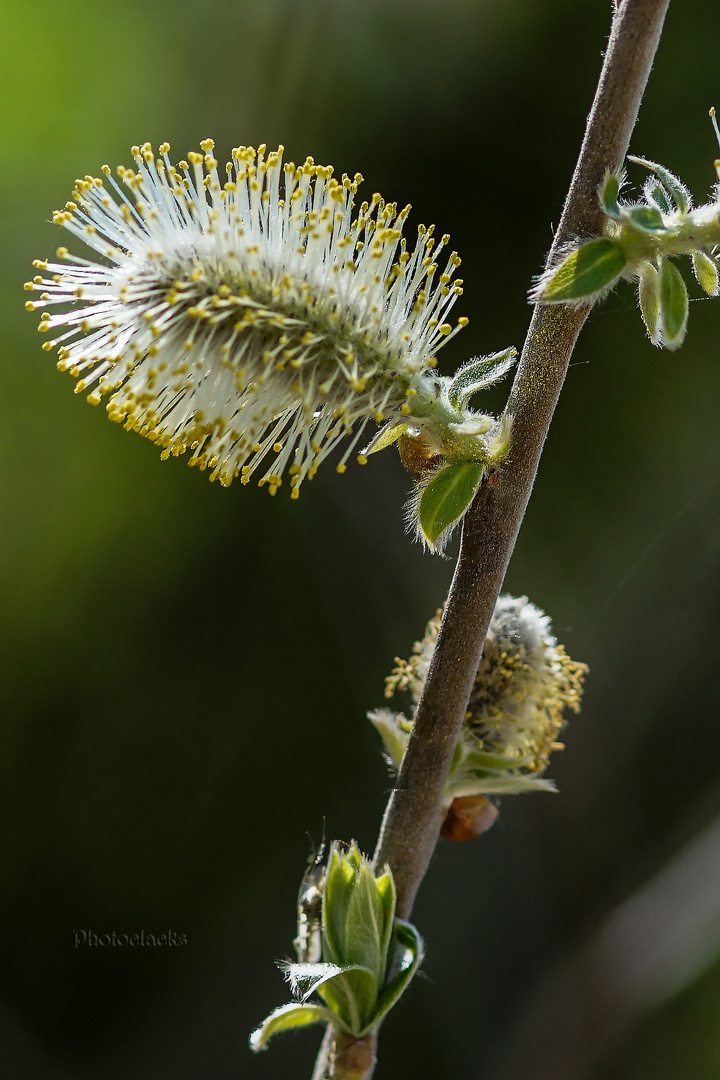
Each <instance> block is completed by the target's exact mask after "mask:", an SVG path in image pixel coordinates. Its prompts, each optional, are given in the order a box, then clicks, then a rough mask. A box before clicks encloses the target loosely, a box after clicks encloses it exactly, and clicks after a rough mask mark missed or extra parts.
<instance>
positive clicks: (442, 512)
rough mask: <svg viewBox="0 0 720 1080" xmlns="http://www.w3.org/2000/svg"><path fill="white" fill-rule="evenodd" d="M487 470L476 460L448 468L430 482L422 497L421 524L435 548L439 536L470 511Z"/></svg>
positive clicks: (424, 533) (420, 508) (425, 534)
mask: <svg viewBox="0 0 720 1080" xmlns="http://www.w3.org/2000/svg"><path fill="white" fill-rule="evenodd" d="M484 471H485V469H484V466H483V465H480V464H478V463H477V462H475V461H466V462H462V463H461V464H459V465H448V466H446V468H444V469H441V470H440V472H439V473H437V474H436V475H435V477H434V478H433V479H432V480H431V481H430V483H429V484H428V485H427V487H426V488H425V489H424V490H423V492H422V495H421V496H420V506H419V515H418V516H419V523H420V528H421V529H422V532H423V535H424V536H425V537H426V539H427V540H428V541H429V543H430V544H432V545H434V544H435V543H436V542H437V540H438V539H439V537H440V535H441V534H442V533H443V532H445V530H446V529H447V528H449V527H450V526H451V525H452V524H453V522H455V521H457V520H458V519H459V518H460V517H462V515H463V514H464V513H465V511H466V510H467V508H468V506H469V505H470V503H471V502H472V500H473V496H474V495H475V492H476V491H477V489H478V485H479V483H480V481H481V480H482V478H483V473H484Z"/></svg>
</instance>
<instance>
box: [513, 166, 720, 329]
mask: <svg viewBox="0 0 720 1080" xmlns="http://www.w3.org/2000/svg"><path fill="white" fill-rule="evenodd" d="M628 160H629V161H631V162H633V163H634V164H636V165H641V166H643V167H644V168H645V169H646V170H647V171H648V172H649V174H650V175H649V177H648V179H647V180H646V182H645V184H644V186H643V198H642V199H641V200H640V201H637V202H626V201H622V200H621V199H620V191H621V189H622V186H623V183H624V180H625V177H624V173H613V172H607V173H606V175H605V178H604V179H603V182H602V184H601V185H600V187H599V189H598V195H599V198H600V205H601V207H602V210H603V215H604V222H603V229H602V231H603V235H602V236H600V237H597V238H595V239H591V240H587V241H584V242H581V243H576V244H573V245H571V246H570V248H569V249H566V250H565V251H564V253H563V257H562V258H561V260H560V262H559V263H557V264H556V265H555V266H552V267H550V269H548V270H547V271H546V272H545V273H544V274H543V275H542V276H541V277H540V278H539V280H538V282H537V284H536V286H535V287H534V289H533V290H532V291H531V294H530V298H531V299H532V300H534V301H538V302H541V303H545V304H571V305H573V306H582V305H585V304H588V303H591V304H592V303H595V302H596V301H597V300H599V299H601V298H602V297H603V296H605V295H606V294H607V293H608V292H609V291H610V290H611V289H612V288H614V286H615V285H616V284H617V282H618V281H620V280H621V279H623V278H625V279H630V280H635V281H637V283H638V302H639V306H640V311H641V313H642V317H643V321H644V323H645V326H646V328H647V332H648V335H649V337H650V340H651V341H652V343H653V344H654V345H658V346H664V347H665V348H667V349H677V348H679V346H680V345H682V343H683V341H684V339H685V333H686V330H687V320H688V307H689V299H688V291H687V287H686V285H685V281H684V280H683V277H682V275H681V273H680V271H679V270H678V268H677V266H676V265H675V263H674V262H672V261H671V260H672V259H673V258H674V257H676V256H679V255H687V256H689V257H690V259H691V262H692V268H693V272H694V274H695V277H696V279H697V281H698V283H699V285H700V287H701V288H702V290H703V291H704V292H705V293H706V294H707V295H708V296H717V294H718V289H719V285H720V278H719V275H718V264H717V261H716V253H717V249H718V248H719V247H720V184H716V185H715V190H714V197H713V199H712V201H710V202H708V203H707V204H705V205H704V206H700V207H696V208H695V207H693V200H692V196H691V194H690V192H689V191H688V189H687V187H686V186H685V184H683V182H682V181H681V180H679V179H678V177H677V176H675V175H673V173H671V172H670V170H669V169H666V168H665V167H664V166H663V165H658V164H657V163H656V162H654V161H649V160H647V159H646V158H640V157H630V158H628ZM717 165H718V163H716V167H717Z"/></svg>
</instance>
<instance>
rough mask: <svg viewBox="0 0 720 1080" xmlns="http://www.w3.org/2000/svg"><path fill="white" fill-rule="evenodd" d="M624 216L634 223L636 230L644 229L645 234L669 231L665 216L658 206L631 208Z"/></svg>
mask: <svg viewBox="0 0 720 1080" xmlns="http://www.w3.org/2000/svg"><path fill="white" fill-rule="evenodd" d="M624 216H625V217H626V218H627V219H628V221H631V222H632V223H633V225H634V226H635V228H636V229H642V231H643V232H648V233H656V232H666V231H667V229H666V226H665V222H664V221H663V216H662V214H661V213H660V210H659V209H658V208H657V207H656V206H629V207H627V209H626V210H625V215H624Z"/></svg>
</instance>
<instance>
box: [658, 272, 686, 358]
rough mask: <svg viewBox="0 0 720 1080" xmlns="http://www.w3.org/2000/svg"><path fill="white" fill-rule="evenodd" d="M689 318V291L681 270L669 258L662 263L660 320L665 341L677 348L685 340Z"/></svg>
mask: <svg viewBox="0 0 720 1080" xmlns="http://www.w3.org/2000/svg"><path fill="white" fill-rule="evenodd" d="M687 319H688V293H687V289H686V288H685V282H684V281H683V279H682V276H681V274H680V271H679V270H678V268H677V267H676V266H675V265H674V263H671V262H670V260H669V259H663V260H662V262H661V263H660V321H661V325H662V337H663V342H664V344H665V346H666V348H668V349H677V348H679V347H680V345H682V343H683V341H684V340H685V331H686V329H687Z"/></svg>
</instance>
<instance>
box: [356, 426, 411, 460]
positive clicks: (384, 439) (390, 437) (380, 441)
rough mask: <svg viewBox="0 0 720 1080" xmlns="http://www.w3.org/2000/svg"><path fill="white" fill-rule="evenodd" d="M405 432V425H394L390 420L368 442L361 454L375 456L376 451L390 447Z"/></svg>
mask: <svg viewBox="0 0 720 1080" xmlns="http://www.w3.org/2000/svg"><path fill="white" fill-rule="evenodd" d="M406 431H407V424H395V423H393V421H392V420H391V421H390V422H389V423H387V424H385V426H384V427H382V428H380V430H379V431H378V433H377V435H375V436H374V437H373V438H372V439H371V440H370V442H369V443H368V444H367V446H366V447H365V449H364V450H363V454H376V453H377V452H378V450H384V449H385V448H386V447H388V446H392V444H393V443H394V442H397V441H398V439H399V438H400V436H401V435H403V434H404V433H405V432H406Z"/></svg>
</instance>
